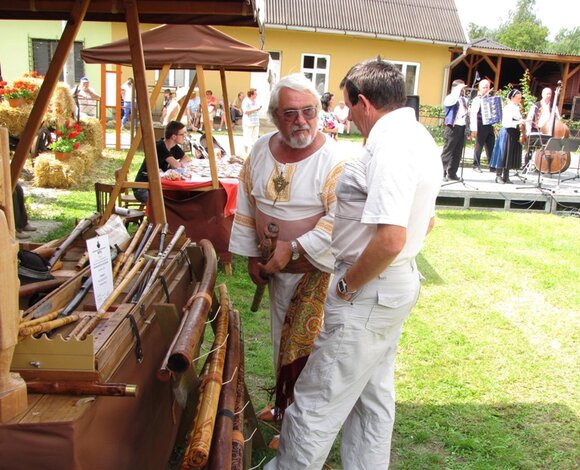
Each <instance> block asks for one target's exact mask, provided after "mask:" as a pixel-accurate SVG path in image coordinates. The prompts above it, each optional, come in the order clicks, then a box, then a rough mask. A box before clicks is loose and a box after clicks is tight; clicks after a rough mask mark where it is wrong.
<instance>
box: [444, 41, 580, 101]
mask: <svg viewBox="0 0 580 470" xmlns="http://www.w3.org/2000/svg"><path fill="white" fill-rule="evenodd" d="M450 52H451V63H450V64H449V73H448V75H447V76H446V77H445V78H446V83H445V86H444V90H443V95H445V94H446V93H447V88H448V87H449V84H450V83H451V82H452V81H453V80H454V79H456V78H461V79H463V80H465V83H467V84H468V85H469V84H471V83H472V81H473V79H474V77H475V73H476V71H477V70H478V67H482V68H484V69H486V70H489V71H490V72H491V75H492V76H490V77H489V78H490V80H491V81H492V82H493V89H494V90H496V91H497V90H498V89H499V88H502V87H503V86H505V85H507V84H508V83H510V82H512V81H513V80H512V76H513V75H517V74H519V76H521V75H522V74H523V73H524V72H525V71H526V70H528V71H529V73H530V75H531V76H532V79H537V78H539V76H540V73H541V71H540V69H541V68H542V67H543V66H544V65H546V64H548V63H551V64H552V65H555V66H557V67H558V73H559V75H560V77H561V80H562V89H561V92H560V99H559V102H558V107H559V109H560V111H562V107H563V105H564V101H565V100H566V99H568V98H569V101H570V102H571V101H572V97H573V96H574V94H575V93H576V91H575V90H574V89H571V88H570V87H571V85H572V86H575V87H577V86H578V85H577V84H578V83H579V82H580V81H579V77H580V74H579V75H576V74H577V73H578V72H579V71H580V56H574V55H562V54H548V53H540V52H528V51H518V50H515V49H511V48H508V47H505V46H503V45H501V44H498V43H494V42H493V41H489V40H487V39H481V40H478V41H475V42H474V43H472V44H471V45H470V46H469V47H468V48H467V49H465V50H462V49H460V48H450ZM516 64H517V66H519V67H521V69H519V70H515V71H514V70H512V69H513V68H514V66H515V65H516ZM516 68H518V67H516ZM465 72H466V73H465ZM510 72H511V73H510ZM460 75H461V76H460ZM482 78H483V77H482ZM556 81H557V80H556ZM556 81H554V83H553V84H552V85H554V86H555V85H556Z"/></svg>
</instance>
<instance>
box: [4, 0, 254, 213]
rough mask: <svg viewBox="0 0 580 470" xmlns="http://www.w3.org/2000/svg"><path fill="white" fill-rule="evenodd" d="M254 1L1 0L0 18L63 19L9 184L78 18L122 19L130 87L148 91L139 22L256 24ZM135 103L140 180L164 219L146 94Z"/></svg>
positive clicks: (15, 177)
mask: <svg viewBox="0 0 580 470" xmlns="http://www.w3.org/2000/svg"><path fill="white" fill-rule="evenodd" d="M258 2H259V0H231V1H219V2H215V1H212V2H209V1H201V0H164V1H159V0H35V1H19V2H2V5H0V19H12V20H66V21H67V23H66V27H65V28H64V30H63V33H62V36H61V38H60V41H59V43H58V46H57V48H56V51H55V53H54V56H53V58H52V61H51V63H50V66H49V68H48V71H47V73H46V76H45V78H44V81H43V83H42V86H41V88H40V90H39V93H38V97H37V99H36V101H35V103H34V106H33V108H32V111H31V113H30V117H29V119H28V123H27V125H26V127H25V129H24V131H23V132H22V135H21V138H20V142H19V143H18V146H17V148H16V151H15V154H14V158H13V159H12V162H11V165H10V174H11V178H12V187H13V188H14V187H15V186H16V182H17V181H18V175H19V174H20V171H21V170H22V168H23V167H24V163H25V160H26V156H27V155H28V152H29V150H30V148H31V146H32V142H33V140H34V137H35V135H36V133H37V132H38V129H39V128H40V125H41V123H42V120H43V118H44V115H45V113H46V110H47V108H48V104H49V101H50V97H51V96H52V93H53V91H54V89H55V87H56V84H57V82H58V77H59V76H60V73H61V71H62V69H63V67H64V64H65V62H66V59H67V57H68V54H69V51H70V50H71V48H72V47H73V43H74V40H75V37H76V35H77V34H78V31H79V29H80V27H81V24H82V23H83V21H106V22H111V21H112V22H123V23H126V24H127V36H128V39H129V46H130V49H131V56H132V64H131V65H132V67H133V73H134V79H135V90H136V93H137V96H147V95H148V93H147V82H146V77H145V70H146V69H145V59H144V55H143V44H142V41H141V32H140V30H139V25H140V23H142V22H146V23H166V24H214V25H228V26H255V27H257V26H258V25H259V21H258V15H259V13H260V11H259V8H258V5H257V4H258ZM137 109H138V113H139V119H140V126H141V129H142V133H143V137H142V139H143V149H144V152H145V161H146V164H147V172H148V174H149V183H143V186H144V187H145V188H147V189H149V193H150V198H151V206H152V209H151V214H150V219H151V220H152V221H153V222H154V223H164V222H165V221H166V217H165V208H164V207H163V196H162V192H161V181H160V178H159V172H158V171H156V168H157V158H156V153H155V134H154V131H153V118H152V115H151V105H150V102H149V100H139V102H138V103H137ZM154 170H155V171H154Z"/></svg>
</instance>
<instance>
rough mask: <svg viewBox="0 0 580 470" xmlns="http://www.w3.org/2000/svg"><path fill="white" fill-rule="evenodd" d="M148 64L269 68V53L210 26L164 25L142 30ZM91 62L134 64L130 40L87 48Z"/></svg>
mask: <svg viewBox="0 0 580 470" xmlns="http://www.w3.org/2000/svg"><path fill="white" fill-rule="evenodd" d="M141 40H142V42H143V53H144V55H145V67H146V68H147V69H161V68H162V67H163V66H164V65H165V64H171V67H172V68H180V69H194V68H195V67H196V66H198V65H200V66H202V68H203V69H204V70H219V69H224V70H231V71H266V70H267V68H268V58H269V55H268V53H267V52H264V51H260V50H259V49H256V48H255V47H252V46H250V45H248V44H245V43H243V42H241V41H238V40H237V39H234V38H232V37H231V36H228V35H227V34H225V33H222V32H221V31H218V30H217V29H215V28H212V27H211V26H206V25H163V26H159V27H157V28H153V29H151V30H149V31H145V32H144V33H141ZM81 57H82V58H83V60H84V61H85V62H87V63H89V64H95V63H99V64H103V63H104V64H121V65H130V64H131V60H132V58H131V49H130V46H129V39H121V40H119V41H115V42H111V43H109V44H104V45H102V46H97V47H91V48H88V49H84V50H83V51H82V52H81Z"/></svg>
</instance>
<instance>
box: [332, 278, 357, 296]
mask: <svg viewBox="0 0 580 470" xmlns="http://www.w3.org/2000/svg"><path fill="white" fill-rule="evenodd" d="M336 289H337V290H338V292H339V293H340V295H354V294H356V292H357V291H355V290H353V291H349V290H348V286H347V285H346V281H345V279H344V277H341V278H340V280H339V281H338V283H337V284H336Z"/></svg>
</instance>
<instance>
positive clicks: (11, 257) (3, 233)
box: [0, 127, 28, 423]
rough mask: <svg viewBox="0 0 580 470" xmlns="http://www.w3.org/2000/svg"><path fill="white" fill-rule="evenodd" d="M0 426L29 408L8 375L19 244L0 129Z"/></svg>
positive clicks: (14, 338)
mask: <svg viewBox="0 0 580 470" xmlns="http://www.w3.org/2000/svg"><path fill="white" fill-rule="evenodd" d="M0 165H1V166H0V169H1V173H0V209H1V210H0V250H1V251H0V253H2V263H1V264H0V423H4V422H6V421H8V420H9V419H12V418H13V417H14V416H16V415H17V414H19V413H22V412H23V411H24V410H25V409H26V407H27V406H28V398H27V394H26V382H24V380H22V378H21V377H20V376H19V375H18V374H13V373H11V372H10V364H11V363H12V355H13V353H14V348H15V347H16V343H17V342H18V323H19V322H20V315H19V311H18V289H19V287H20V281H19V280H18V264H17V254H18V242H17V241H16V238H15V237H14V210H13V207H12V184H11V182H10V148H9V144H8V130H7V129H6V128H4V127H2V128H0Z"/></svg>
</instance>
